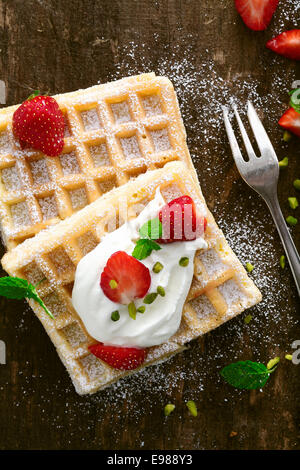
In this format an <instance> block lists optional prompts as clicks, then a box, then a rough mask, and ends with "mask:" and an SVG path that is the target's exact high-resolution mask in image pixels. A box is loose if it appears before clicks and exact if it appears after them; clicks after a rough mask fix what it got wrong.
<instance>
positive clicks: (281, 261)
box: [279, 255, 285, 269]
mask: <svg viewBox="0 0 300 470" xmlns="http://www.w3.org/2000/svg"><path fill="white" fill-rule="evenodd" d="M279 263H280V266H281V267H282V269H284V268H285V256H284V255H281V256H280V260H279Z"/></svg>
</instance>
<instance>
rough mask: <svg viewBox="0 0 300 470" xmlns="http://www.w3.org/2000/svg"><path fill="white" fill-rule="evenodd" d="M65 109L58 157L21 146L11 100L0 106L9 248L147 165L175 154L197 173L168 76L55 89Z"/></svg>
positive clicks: (0, 188) (2, 209)
mask: <svg viewBox="0 0 300 470" xmlns="http://www.w3.org/2000/svg"><path fill="white" fill-rule="evenodd" d="M55 99H56V100H57V102H58V104H59V106H60V108H61V110H62V112H63V114H64V116H65V122H66V127H65V145H64V148H63V152H62V154H61V155H60V156H59V157H47V156H45V155H44V154H42V153H40V152H38V151H35V150H21V148H20V146H19V144H18V142H17V141H16V140H15V139H14V138H13V135H12V125H11V121H12V115H13V113H14V111H15V110H16V109H17V106H12V107H9V108H5V109H2V110H0V173H1V175H0V176H1V177H0V222H1V227H2V236H3V240H4V244H5V245H6V247H7V248H8V249H11V248H13V247H15V246H17V245H18V244H19V243H21V242H22V241H23V240H26V239H27V238H30V237H32V236H34V235H35V234H36V233H38V232H39V231H40V230H41V229H43V228H45V227H47V226H49V225H53V224H56V223H57V222H59V221H60V220H63V219H65V218H67V217H69V216H70V215H72V214H73V213H74V212H76V211H78V210H80V209H82V208H83V207H84V206H86V205H88V204H89V203H91V202H93V201H95V200H96V199H98V198H99V197H100V196H101V195H103V194H104V193H106V192H107V191H109V190H111V189H113V188H115V187H117V186H121V185H123V184H124V183H127V182H128V181H129V180H130V179H131V178H133V177H136V176H137V175H139V174H141V173H144V172H145V171H147V170H148V169H156V168H161V167H163V166H164V165H165V163H167V162H169V161H173V160H181V161H182V162H184V163H185V164H186V165H187V167H188V168H190V170H191V171H192V172H193V177H194V178H195V179H196V173H195V170H194V167H193V164H192V161H191V158H190V155H189V151H188V149H187V146H186V134H185V129H184V126H183V123H182V119H181V116H180V111H179V107H178V102H177V98H176V94H175V92H174V89H173V86H172V84H171V82H170V81H169V80H168V79H167V78H165V77H156V76H155V74H154V73H149V74H143V75H139V76H135V77H129V78H125V79H122V80H118V81H116V82H112V83H108V84H104V85H97V86H94V87H92V88H88V89H86V90H78V91H75V92H73V93H66V94H62V95H57V96H55Z"/></svg>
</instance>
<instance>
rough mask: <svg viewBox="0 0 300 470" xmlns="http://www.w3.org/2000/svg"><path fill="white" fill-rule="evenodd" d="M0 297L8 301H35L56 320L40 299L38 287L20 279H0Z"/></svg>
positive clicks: (7, 277) (10, 277) (6, 277)
mask: <svg viewBox="0 0 300 470" xmlns="http://www.w3.org/2000/svg"><path fill="white" fill-rule="evenodd" d="M0 295H1V296H2V297H6V298H7V299H18V300H20V299H25V298H26V299H34V300H35V301H36V302H37V303H38V304H39V305H40V306H41V307H42V308H43V309H44V310H45V312H46V313H47V315H49V317H50V318H52V319H53V320H54V317H53V315H52V313H51V312H50V311H49V310H48V309H47V307H46V305H45V304H44V302H43V301H42V299H41V298H40V297H39V295H38V293H37V291H36V286H34V285H32V284H30V283H29V282H28V281H26V280H25V279H22V278H20V277H12V276H5V277H1V278H0Z"/></svg>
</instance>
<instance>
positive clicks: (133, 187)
mask: <svg viewBox="0 0 300 470" xmlns="http://www.w3.org/2000/svg"><path fill="white" fill-rule="evenodd" d="M157 188H160V191H161V194H162V195H163V197H164V199H165V200H166V202H168V201H170V200H172V199H174V198H175V197H179V196H180V195H183V194H188V195H190V196H191V197H192V198H193V200H194V201H195V203H196V205H197V207H198V209H199V213H201V214H203V215H205V216H206V218H207V221H208V225H207V229H206V232H205V239H206V241H207V243H208V248H207V249H202V250H199V251H198V252H197V253H196V256H195V266H194V278H193V281H192V285H191V289H190V292H189V294H188V297H187V300H186V302H185V305H184V308H183V314H182V321H181V325H180V328H179V330H178V331H177V332H176V334H175V335H174V336H173V337H172V338H170V339H169V340H168V341H167V342H166V343H164V344H162V345H159V346H155V347H152V348H150V350H149V354H148V356H147V359H146V362H145V363H144V364H143V366H142V368H143V367H145V366H148V365H151V364H153V363H156V362H160V361H162V360H164V359H166V358H168V357H169V356H171V355H173V354H175V353H177V352H179V351H181V350H183V349H184V348H185V343H187V342H188V341H191V340H192V339H195V338H197V337H198V336H199V335H202V334H203V333H206V332H208V331H210V330H212V329H214V328H216V327H217V326H219V325H221V324H222V323H224V322H225V321H227V320H229V319H230V318H232V317H234V316H235V315H237V314H239V313H241V312H242V311H243V310H244V309H246V308H248V307H251V306H252V305H254V304H256V303H257V302H259V301H260V300H261V294H260V292H259V290H258V289H257V288H256V287H255V285H254V284H253V282H252V280H251V279H250V278H249V277H248V276H247V273H246V271H245V269H244V268H243V266H242V265H241V263H240V262H239V260H238V259H237V258H236V256H235V254H234V253H233V252H232V250H231V248H230V247H229V246H228V244H227V242H226V240H225V238H224V235H223V233H222V232H221V230H220V229H219V228H218V226H217V224H216V222H215V220H214V218H213V216H212V214H211V213H210V212H209V211H208V209H207V206H206V204H205V200H204V198H203V195H202V193H201V190H200V187H199V185H198V183H196V182H195V180H194V178H193V176H192V174H191V172H190V171H189V170H187V168H186V166H185V165H184V164H183V163H181V162H173V163H168V164H167V165H166V166H165V167H164V168H163V169H158V170H154V171H148V172H147V173H146V174H144V175H140V176H139V177H137V178H136V179H135V180H132V181H130V182H128V183H127V184H125V185H123V186H121V187H119V188H116V189H114V190H112V191H110V192H109V193H107V194H106V195H104V196H103V197H101V198H99V199H97V200H96V201H95V202H93V203H92V204H90V205H88V206H87V207H85V208H84V209H82V210H80V211H79V212H77V213H76V214H73V216H71V217H69V218H67V219H65V220H64V221H62V222H60V223H59V224H57V225H55V226H53V227H50V228H49V229H48V230H44V231H42V232H40V233H39V234H37V235H36V236H35V237H33V238H31V239H29V240H26V241H25V242H24V243H22V244H21V245H19V246H17V247H16V248H14V249H13V250H11V251H10V252H8V253H7V254H6V255H5V256H4V257H3V259H2V265H3V268H4V269H5V270H6V271H7V272H8V273H9V274H10V275H11V276H18V277H23V278H26V279H27V280H28V281H29V282H31V283H34V284H36V283H37V282H39V281H40V280H42V279H43V278H45V279H46V280H45V281H44V282H42V283H41V284H40V285H39V287H38V292H39V295H40V297H41V298H42V299H43V301H44V303H45V304H46V306H47V307H48V308H49V310H50V311H51V312H52V314H53V316H54V320H52V319H51V318H50V317H48V316H47V314H45V312H44V310H43V309H42V308H41V307H40V306H39V305H38V304H37V303H36V302H35V301H34V300H30V301H29V303H30V305H31V307H32V309H33V310H34V312H35V313H36V315H37V316H38V318H39V319H40V321H41V322H42V324H43V326H44V327H45V329H46V331H47V333H48V335H49V336H50V338H51V340H52V341H53V343H54V345H55V347H56V348H57V352H58V354H59V356H60V358H61V360H62V361H63V363H64V364H65V366H66V368H67V370H68V372H69V374H70V376H71V378H72V381H73V383H74V385H75V388H76V390H77V392H78V393H79V394H86V393H94V392H96V391H97V390H99V389H101V388H104V387H106V386H107V385H109V384H111V383H112V382H114V381H117V380H118V379H119V378H120V377H122V376H124V375H127V374H128V373H134V372H135V371H130V372H124V371H118V370H115V369H112V368H111V367H109V366H108V365H107V364H106V363H104V362H102V361H101V360H100V359H97V358H96V357H95V356H93V355H92V354H90V352H89V350H88V346H89V345H91V344H93V343H94V340H93V339H92V338H91V337H90V336H89V335H88V333H87V331H86V330H85V328H84V325H83V324H82V322H81V320H80V319H79V317H78V315H77V313H76V311H75V310H74V308H73V305H72V301H71V295H72V288H73V282H74V277H75V270H76V266H77V264H78V262H79V261H80V259H81V258H82V257H83V256H84V255H85V254H86V253H88V252H89V251H90V250H92V249H93V248H94V247H95V246H96V245H97V244H98V243H99V242H100V241H101V239H102V237H103V236H104V235H105V234H106V233H107V232H108V231H111V230H114V229H115V228H117V227H116V225H117V226H119V225H121V224H122V223H123V221H124V220H126V218H127V217H128V218H132V217H136V216H137V214H138V213H139V212H140V211H141V210H142V209H143V207H144V206H145V205H146V204H147V203H148V202H149V201H150V200H151V199H153V198H154V196H155V191H156V189H157ZM124 202H126V213H125V210H124V205H125V204H124ZM115 216H116V217H117V221H118V222H117V224H114V222H115V220H116V219H115Z"/></svg>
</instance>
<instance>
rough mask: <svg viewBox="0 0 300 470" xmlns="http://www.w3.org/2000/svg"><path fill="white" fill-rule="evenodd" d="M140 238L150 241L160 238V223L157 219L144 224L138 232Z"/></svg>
mask: <svg viewBox="0 0 300 470" xmlns="http://www.w3.org/2000/svg"><path fill="white" fill-rule="evenodd" d="M139 234H140V236H141V238H150V240H157V239H158V238H161V237H162V223H161V221H160V220H159V218H158V217H156V218H155V219H152V220H148V222H146V223H144V225H142V226H141V228H140V230H139Z"/></svg>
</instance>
